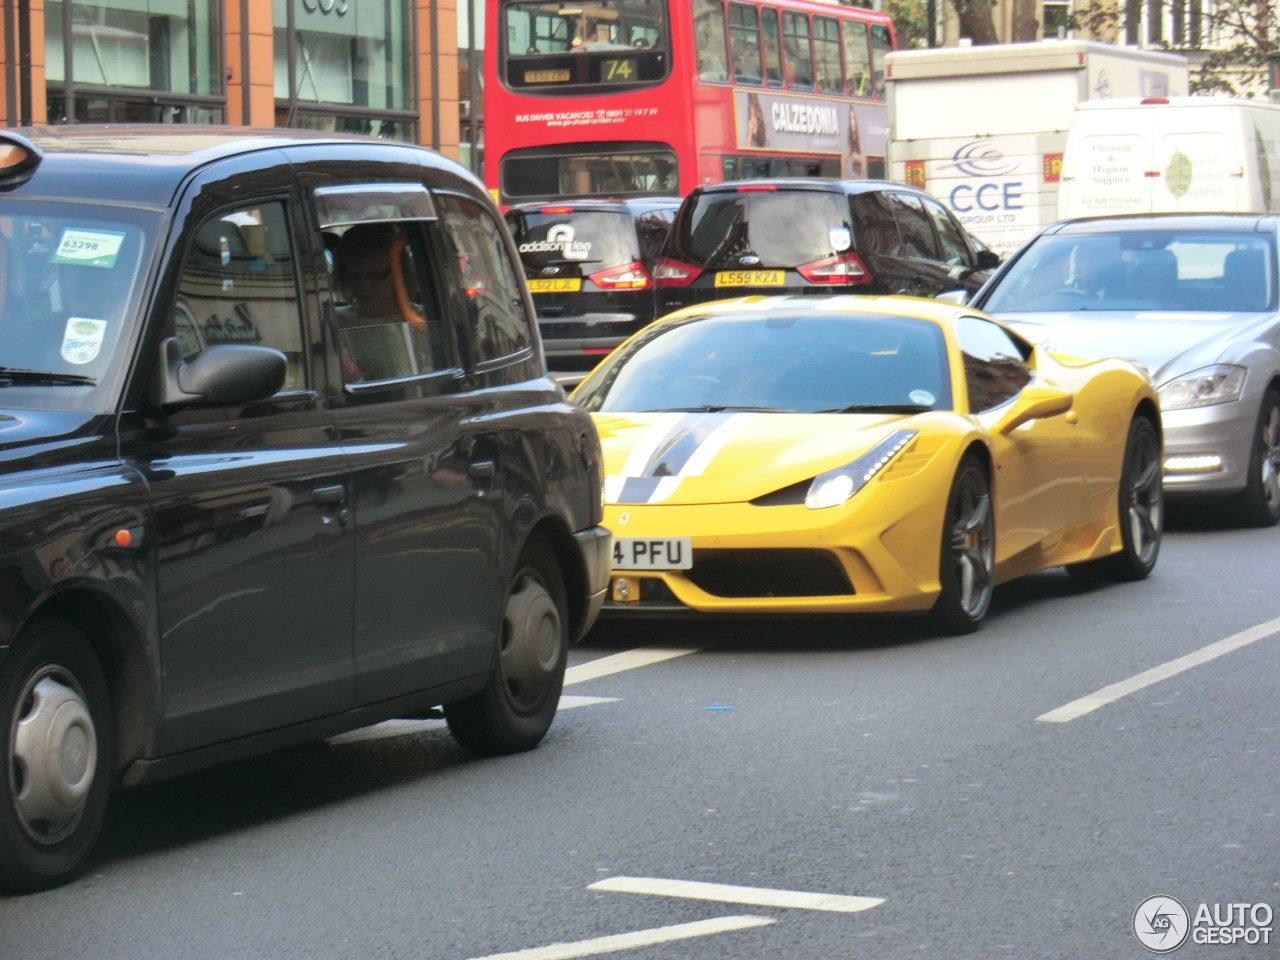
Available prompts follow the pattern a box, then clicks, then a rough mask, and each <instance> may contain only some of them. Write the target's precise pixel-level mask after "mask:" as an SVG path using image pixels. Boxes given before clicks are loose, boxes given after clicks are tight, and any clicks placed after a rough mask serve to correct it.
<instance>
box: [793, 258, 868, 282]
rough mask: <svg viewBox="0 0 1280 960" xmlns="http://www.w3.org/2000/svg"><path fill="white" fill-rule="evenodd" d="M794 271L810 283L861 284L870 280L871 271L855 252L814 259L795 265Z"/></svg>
mask: <svg viewBox="0 0 1280 960" xmlns="http://www.w3.org/2000/svg"><path fill="white" fill-rule="evenodd" d="M796 272H798V273H799V274H800V276H802V277H804V278H805V279H806V280H808V281H809V282H810V283H827V284H844V285H853V284H862V283H870V282H871V271H870V270H868V269H867V265H866V264H865V263H863V262H862V258H861V257H859V256H858V255H857V254H856V253H842V254H840V256H838V257H828V258H827V259H826V260H815V261H814V262H813V263H805V264H801V265H800V266H798V267H796Z"/></svg>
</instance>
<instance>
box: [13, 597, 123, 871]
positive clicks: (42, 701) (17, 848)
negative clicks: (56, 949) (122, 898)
mask: <svg viewBox="0 0 1280 960" xmlns="http://www.w3.org/2000/svg"><path fill="white" fill-rule="evenodd" d="M109 702H110V698H109V694H108V691H107V683H106V679H105V677H104V676H103V672H102V666H101V664H100V663H99V662H98V658H97V656H96V655H95V654H94V653H93V650H92V649H91V648H90V646H89V643H88V641H87V640H86V639H85V637H84V635H83V634H82V633H81V632H80V631H79V630H78V629H76V628H75V627H74V626H72V625H71V624H69V623H66V622H65V621H62V620H56V619H42V620H39V621H35V622H33V623H32V624H31V625H30V626H29V627H28V628H27V629H26V630H25V631H24V632H23V633H22V634H21V635H20V636H19V637H18V640H17V642H16V643H15V644H14V649H13V651H12V652H11V654H10V656H9V657H8V659H7V660H6V661H5V662H4V668H3V670H2V671H0V738H2V739H0V749H2V751H3V753H2V754H0V760H2V761H3V770H4V779H3V781H2V782H0V783H2V789H0V890H5V891H8V892H11V893H25V892H31V891H35V890H43V889H47V888H49V887H53V886H56V885H58V884H60V883H64V882H66V881H67V880H70V879H71V878H72V877H73V876H75V874H76V873H77V871H78V870H79V869H80V868H81V867H82V866H83V864H84V862H85V860H86V859H87V857H88V855H89V851H90V850H91V849H92V847H93V844H94V842H95V841H96V840H97V838H98V833H99V831H100V830H101V828H102V822H103V820H104V818H105V817H106V811H107V798H108V794H109V793H110V790H111V766H112V765H111V753H112V751H111V744H112V734H111V716H110V710H109V707H108V704H109Z"/></svg>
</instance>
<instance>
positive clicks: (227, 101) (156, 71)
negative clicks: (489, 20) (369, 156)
mask: <svg viewBox="0 0 1280 960" xmlns="http://www.w3.org/2000/svg"><path fill="white" fill-rule="evenodd" d="M461 2H463V3H466V2H468V0H461ZM0 13H2V15H3V23H2V24H0V125H4V126H11V127H19V126H28V125H32V124H43V123H55V124H57V123H75V122H80V123H218V124H234V125H247V126H256V127H276V126H279V127H302V128H308V129H315V130H332V131H335V132H340V133H364V134H371V135H373V136H379V137H387V138H392V139H398V140H405V141H408V142H412V143H420V144H425V145H426V146H429V147H434V148H435V149H438V150H440V151H441V152H442V153H445V154H446V155H448V156H451V157H454V158H457V157H458V155H459V141H460V134H461V126H460V118H459V92H458V83H459V63H458V45H457V38H458V29H459V28H458V4H457V2H455V0H359V2H357V0H272V2H270V3H266V2H264V0H95V2H78V0H0Z"/></svg>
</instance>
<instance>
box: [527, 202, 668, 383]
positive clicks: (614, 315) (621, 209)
mask: <svg viewBox="0 0 1280 960" xmlns="http://www.w3.org/2000/svg"><path fill="white" fill-rule="evenodd" d="M679 206H680V199H679V198H678V197H630V198H626V199H596V200H568V201H564V202H558V201H547V202H535V203H520V204H516V205H515V206H513V207H510V208H509V209H508V210H507V212H506V217H507V226H508V227H510V229H511V233H512V235H513V236H514V237H515V241H516V248H517V249H518V250H519V251H520V259H521V260H522V261H523V262H524V271H525V278H526V280H527V281H528V284H529V292H530V293H532V294H533V305H534V308H535V309H536V310H537V313H538V329H539V331H540V332H541V334H542V347H543V350H544V352H545V353H546V357H547V366H548V367H549V368H550V369H551V370H555V371H578V372H585V371H587V370H590V369H591V368H592V367H594V366H595V365H596V364H597V363H599V362H600V359H601V358H602V357H604V356H605V355H606V354H608V353H609V352H610V351H611V350H613V348H614V347H616V346H617V345H618V344H620V343H621V342H622V341H623V340H625V339H626V338H627V337H629V336H631V334H633V333H635V332H636V331H637V330H639V329H640V328H641V327H642V326H644V325H645V324H647V323H648V322H649V321H651V320H652V319H653V318H654V301H653V268H654V265H655V264H656V262H657V259H658V254H659V253H660V252H661V250H662V245H663V243H664V242H665V241H666V239H667V234H668V233H669V232H670V230H671V222H672V219H673V218H674V217H675V213H676V210H677V209H678V208H679Z"/></svg>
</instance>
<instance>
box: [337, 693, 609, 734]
mask: <svg viewBox="0 0 1280 960" xmlns="http://www.w3.org/2000/svg"><path fill="white" fill-rule="evenodd" d="M617 700H618V698H617V697H575V696H572V695H569V694H563V695H561V697H560V703H559V709H561V710H572V709H574V708H575V707H593V706H595V705H596V704H598V703H616V702H617ZM443 726H444V720H443V719H433V720H384V721H383V722H382V723H375V724H374V725H373V726H371V727H361V728H360V729H359V730H352V731H351V732H349V733H340V734H338V735H337V736H336V737H330V738H329V740H328V742H329V743H337V744H344V743H363V742H364V741H366V740H383V739H386V738H388V737H403V736H407V735H408V734H411V733H422V732H423V731H424V730H438V729H439V728H441V727H443Z"/></svg>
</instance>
